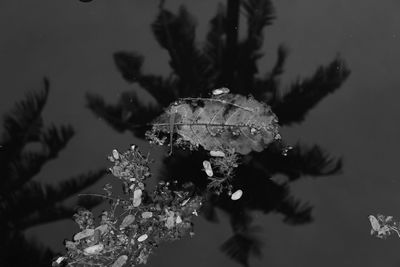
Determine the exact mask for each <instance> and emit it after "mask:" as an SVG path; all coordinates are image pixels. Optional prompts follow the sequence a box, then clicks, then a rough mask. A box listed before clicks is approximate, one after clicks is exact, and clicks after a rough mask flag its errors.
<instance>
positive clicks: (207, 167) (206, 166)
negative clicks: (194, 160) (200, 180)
mask: <svg viewBox="0 0 400 267" xmlns="http://www.w3.org/2000/svg"><path fill="white" fill-rule="evenodd" d="M203 167H204V170H205V171H206V173H207V175H208V176H209V177H212V176H213V175H214V173H213V171H212V168H211V163H210V162H209V161H207V160H205V161H203Z"/></svg>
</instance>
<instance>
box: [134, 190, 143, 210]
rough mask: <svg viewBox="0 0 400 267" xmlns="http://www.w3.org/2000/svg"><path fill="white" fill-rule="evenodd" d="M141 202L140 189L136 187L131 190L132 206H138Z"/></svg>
mask: <svg viewBox="0 0 400 267" xmlns="http://www.w3.org/2000/svg"><path fill="white" fill-rule="evenodd" d="M141 203H142V190H141V189H136V190H135V191H134V192H133V206H134V207H139V206H140V204H141Z"/></svg>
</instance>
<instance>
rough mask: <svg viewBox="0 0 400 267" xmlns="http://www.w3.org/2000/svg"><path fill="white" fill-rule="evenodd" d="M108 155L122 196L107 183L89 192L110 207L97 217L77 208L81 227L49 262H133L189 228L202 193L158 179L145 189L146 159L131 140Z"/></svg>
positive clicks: (115, 265)
mask: <svg viewBox="0 0 400 267" xmlns="http://www.w3.org/2000/svg"><path fill="white" fill-rule="evenodd" d="M109 160H110V161H111V162H112V163H114V166H112V167H111V168H110V172H111V173H112V174H113V175H114V176H115V177H116V178H118V179H119V180H120V181H121V182H122V184H123V189H124V195H125V197H124V198H123V197H119V196H118V197H115V196H113V193H112V191H111V189H112V187H111V185H109V184H107V185H106V186H105V188H104V190H105V191H106V194H104V195H102V194H94V196H98V197H104V198H105V199H108V200H109V201H110V208H109V210H108V211H103V213H102V214H101V216H100V221H99V222H98V223H96V220H95V218H94V215H93V214H92V212H91V211H88V210H83V209H81V210H79V211H78V212H77V213H76V214H75V215H74V219H75V222H76V223H77V224H78V225H79V228H80V230H81V231H80V232H78V233H76V234H75V235H74V237H73V240H72V241H70V240H68V241H66V242H65V247H66V249H67V253H66V255H64V256H61V257H58V258H57V259H56V260H55V261H54V262H53V266H62V265H63V266H101V267H103V266H104V267H105V266H112V267H121V266H124V265H125V264H129V265H130V266H135V265H137V264H141V263H146V262H147V259H148V257H149V255H150V254H151V253H152V252H153V251H154V249H155V248H157V246H158V244H159V243H161V242H165V241H172V240H176V239H180V238H182V237H184V236H186V235H188V234H190V236H192V235H193V234H194V233H193V223H192V217H193V216H196V215H197V210H198V209H199V208H200V206H201V204H202V197H201V196H194V195H193V194H191V192H190V191H189V190H177V188H175V187H176V186H175V184H171V183H169V182H167V183H166V182H163V181H161V182H159V183H158V185H157V186H156V188H155V190H154V191H153V192H152V193H151V194H148V193H147V192H146V191H145V180H146V179H148V178H149V177H150V176H151V172H150V168H149V166H148V165H149V162H150V160H149V157H148V155H147V156H146V157H144V156H143V155H142V154H141V153H140V151H139V150H138V149H137V147H136V146H132V147H131V149H129V150H128V151H126V152H124V153H122V154H121V153H119V152H118V151H117V150H113V153H112V155H111V156H109ZM185 188H186V189H187V188H190V186H185Z"/></svg>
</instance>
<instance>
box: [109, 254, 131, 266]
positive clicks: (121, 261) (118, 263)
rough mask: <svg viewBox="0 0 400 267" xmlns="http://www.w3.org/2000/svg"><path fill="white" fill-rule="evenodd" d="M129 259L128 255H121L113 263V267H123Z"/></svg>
mask: <svg viewBox="0 0 400 267" xmlns="http://www.w3.org/2000/svg"><path fill="white" fill-rule="evenodd" d="M127 260H128V256H126V255H122V256H119V258H118V259H117V260H116V261H115V262H114V263H113V265H112V266H111V267H122V266H124V264H125V263H126V261H127Z"/></svg>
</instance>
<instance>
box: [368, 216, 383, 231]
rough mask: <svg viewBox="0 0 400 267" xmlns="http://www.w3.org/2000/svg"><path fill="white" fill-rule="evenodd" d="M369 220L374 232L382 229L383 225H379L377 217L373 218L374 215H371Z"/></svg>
mask: <svg viewBox="0 0 400 267" xmlns="http://www.w3.org/2000/svg"><path fill="white" fill-rule="evenodd" d="M368 219H369V221H370V223H371V227H372V229H373V230H374V231H379V230H380V228H381V225H380V224H379V222H378V219H376V218H375V216H373V215H369V216H368Z"/></svg>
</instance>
